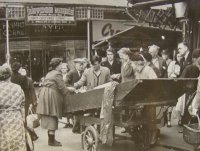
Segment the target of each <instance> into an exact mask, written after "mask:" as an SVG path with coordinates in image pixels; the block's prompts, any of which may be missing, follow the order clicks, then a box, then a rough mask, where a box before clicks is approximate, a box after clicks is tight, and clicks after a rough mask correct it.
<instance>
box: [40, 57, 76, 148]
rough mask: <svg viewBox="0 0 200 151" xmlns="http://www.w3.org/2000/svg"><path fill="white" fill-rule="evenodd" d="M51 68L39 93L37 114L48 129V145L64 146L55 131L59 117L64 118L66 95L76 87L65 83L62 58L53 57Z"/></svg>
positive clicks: (43, 125) (42, 125)
mask: <svg viewBox="0 0 200 151" xmlns="http://www.w3.org/2000/svg"><path fill="white" fill-rule="evenodd" d="M49 66H50V68H49V69H50V70H49V72H48V73H47V75H46V77H45V79H44V85H43V87H42V88H41V90H40V93H39V102H38V106H37V111H36V112H37V114H39V115H40V116H41V127H42V128H44V129H47V130H48V138H49V140H48V145H49V146H62V144H61V143H60V142H58V141H56V139H55V131H56V130H57V129H58V119H59V118H62V115H63V114H62V109H63V105H64V96H66V95H67V94H68V93H69V92H74V91H75V89H74V88H69V87H68V88H67V87H66V86H65V84H64V81H63V77H62V73H61V67H62V59H61V58H52V59H51V61H50V64H49Z"/></svg>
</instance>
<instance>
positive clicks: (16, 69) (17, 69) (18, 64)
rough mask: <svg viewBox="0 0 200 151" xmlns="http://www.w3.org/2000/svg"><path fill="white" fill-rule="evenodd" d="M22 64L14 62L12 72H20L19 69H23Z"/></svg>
mask: <svg viewBox="0 0 200 151" xmlns="http://www.w3.org/2000/svg"><path fill="white" fill-rule="evenodd" d="M21 66H22V65H21V63H19V62H14V63H13V64H12V66H11V68H12V71H13V72H18V71H19V69H20V68H21Z"/></svg>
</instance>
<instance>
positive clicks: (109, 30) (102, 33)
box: [92, 21, 129, 41]
mask: <svg viewBox="0 0 200 151" xmlns="http://www.w3.org/2000/svg"><path fill="white" fill-rule="evenodd" d="M128 28H129V26H126V25H124V22H122V21H93V22H92V29H93V31H95V32H93V41H101V40H104V39H105V38H107V37H109V36H112V35H114V34H116V33H118V32H120V31H123V30H125V29H128Z"/></svg>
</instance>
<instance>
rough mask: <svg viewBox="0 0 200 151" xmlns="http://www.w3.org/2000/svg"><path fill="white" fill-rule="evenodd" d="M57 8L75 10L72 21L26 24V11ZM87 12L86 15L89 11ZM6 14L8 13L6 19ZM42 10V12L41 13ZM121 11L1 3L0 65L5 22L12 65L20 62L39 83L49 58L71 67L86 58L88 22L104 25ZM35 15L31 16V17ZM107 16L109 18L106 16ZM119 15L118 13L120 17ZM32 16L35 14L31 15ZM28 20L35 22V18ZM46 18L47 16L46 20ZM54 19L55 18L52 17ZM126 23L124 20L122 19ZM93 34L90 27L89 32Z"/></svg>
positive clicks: (2, 56) (65, 5) (121, 10)
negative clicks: (73, 63) (56, 58)
mask: <svg viewBox="0 0 200 151" xmlns="http://www.w3.org/2000/svg"><path fill="white" fill-rule="evenodd" d="M32 7H36V8H37V7H44V8H45V7H49V9H51V7H59V8H68V7H73V8H74V18H75V20H74V21H69V22H64V21H63V20H61V21H59V22H48V21H45V22H43V20H42V19H41V22H37V23H35V22H34V21H33V22H30V21H28V17H30V16H31V15H32V14H31V13H32V12H30V14H31V15H30V16H29V15H27V14H28V13H27V12H28V8H32ZM47 9H48V8H47ZM88 9H89V11H88ZM6 10H7V11H8V12H9V13H7V15H6ZM41 10H42V9H41ZM123 10H124V8H116V7H113V8H104V7H103V6H98V7H97V6H85V5H84V6H81V5H78V6H72V5H68V4H62V5H61V4H53V5H52V4H45V5H44V4H41V3H40V4H39V3H28V4H27V3H23V2H22V3H17V4H15V3H13V4H12V3H9V5H7V4H5V3H0V12H1V13H0V14H1V15H0V60H1V61H0V63H1V62H2V63H3V62H5V54H6V50H7V48H6V20H5V18H6V17H7V19H8V20H9V47H10V49H9V50H10V53H11V63H12V62H14V61H19V62H21V63H22V65H23V66H24V67H26V68H27V69H28V71H29V75H30V76H32V78H33V80H35V81H39V79H40V78H41V77H42V76H44V75H45V74H46V73H47V71H48V63H49V61H50V59H51V58H52V57H62V58H63V59H64V61H66V62H68V64H69V65H70V66H71V67H72V66H73V65H72V63H71V62H72V61H71V60H73V59H74V58H77V57H80V58H81V57H87V53H88V52H87V50H88V45H87V43H88V42H87V38H88V37H87V36H88V35H87V30H88V28H87V22H88V21H90V22H91V23H92V21H93V20H98V21H103V20H106V19H110V18H112V17H111V16H113V19H114V20H119V19H120V20H121V19H123V17H122V16H123V15H124V14H123V13H122V15H120V18H117V17H115V16H116V15H110V14H112V13H113V14H116V13H119V12H123ZM106 12H109V13H106ZM33 14H34V13H33ZM108 14H109V15H108ZM120 14H121V13H120ZM34 15H35V14H34ZM34 15H32V16H31V17H34V18H37V17H38V16H36V17H35V16H34ZM47 17H48V16H47ZM51 17H52V16H51ZM64 17H68V16H64ZM55 18H56V17H55ZM125 19H126V18H125ZM89 30H90V31H91V32H92V27H90V29H89Z"/></svg>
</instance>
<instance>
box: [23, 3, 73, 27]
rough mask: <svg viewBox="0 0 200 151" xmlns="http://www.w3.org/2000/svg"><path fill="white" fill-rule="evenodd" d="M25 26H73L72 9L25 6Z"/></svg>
mask: <svg viewBox="0 0 200 151" xmlns="http://www.w3.org/2000/svg"><path fill="white" fill-rule="evenodd" d="M26 14H27V15H26V24H30V25H42V24H43V25H44V24H60V25H75V23H76V22H75V8H74V7H56V6H26Z"/></svg>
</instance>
